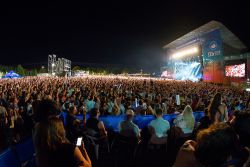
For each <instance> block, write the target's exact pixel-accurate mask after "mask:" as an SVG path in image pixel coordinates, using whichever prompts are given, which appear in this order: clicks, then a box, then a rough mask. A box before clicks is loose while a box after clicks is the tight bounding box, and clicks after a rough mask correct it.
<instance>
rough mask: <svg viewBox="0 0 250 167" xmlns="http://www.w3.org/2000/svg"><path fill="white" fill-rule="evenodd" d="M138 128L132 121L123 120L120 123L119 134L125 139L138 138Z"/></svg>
mask: <svg viewBox="0 0 250 167" xmlns="http://www.w3.org/2000/svg"><path fill="white" fill-rule="evenodd" d="M138 133H139V128H138V126H137V125H135V124H134V123H133V122H132V121H129V120H124V121H122V122H121V123H120V134H121V135H123V136H126V137H133V138H135V137H138Z"/></svg>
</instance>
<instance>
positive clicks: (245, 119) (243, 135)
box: [232, 112, 250, 148]
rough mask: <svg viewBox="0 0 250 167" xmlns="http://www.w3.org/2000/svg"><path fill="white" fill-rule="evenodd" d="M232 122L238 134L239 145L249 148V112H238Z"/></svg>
mask: <svg viewBox="0 0 250 167" xmlns="http://www.w3.org/2000/svg"><path fill="white" fill-rule="evenodd" d="M232 124H233V128H234V129H235V131H236V133H237V134H238V135H239V138H240V143H241V145H242V146H244V147H245V146H247V147H249V148H250V113H249V112H239V113H238V114H237V115H236V116H235V119H234V121H233V123H232Z"/></svg>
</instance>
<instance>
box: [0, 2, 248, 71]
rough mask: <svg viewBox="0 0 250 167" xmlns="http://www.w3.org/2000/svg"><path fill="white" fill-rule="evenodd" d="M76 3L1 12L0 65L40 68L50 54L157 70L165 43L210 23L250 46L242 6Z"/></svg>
mask: <svg viewBox="0 0 250 167" xmlns="http://www.w3.org/2000/svg"><path fill="white" fill-rule="evenodd" d="M82 2H84V3H82V4H73V3H71V4H69V3H65V4H59V3H54V4H52V3H49V4H47V5H45V6H39V5H34V6H29V5H22V4H21V5H15V6H9V7H6V8H5V10H4V11H1V20H0V57H1V59H0V60H1V61H0V64H6V65H15V64H36V63H40V62H44V63H45V62H46V61H47V56H48V54H51V53H54V54H56V55H57V56H58V57H65V58H68V59H70V60H72V62H83V63H85V62H87V63H101V64H106V63H108V64H118V65H119V64H123V65H128V66H135V67H140V68H142V69H145V70H154V69H159V64H160V63H161V62H162V61H163V60H164V57H165V53H164V51H163V49H162V47H163V46H164V45H165V44H167V43H169V42H171V41H173V40H175V39H176V38H178V37H180V36H182V35H184V34H186V33H188V32H190V31H191V30H193V29H195V28H197V27H199V26H201V25H203V24H205V23H207V22H209V21H211V20H217V21H220V22H222V23H223V24H224V25H225V26H226V27H228V28H229V29H230V30H231V31H232V32H233V33H234V34H235V35H236V36H238V37H239V38H240V39H241V40H242V41H243V42H244V43H245V44H246V45H247V47H250V25H249V24H250V23H249V16H250V14H249V8H248V5H247V4H246V2H245V3H244V2H243V1H242V2H241V1H239V0H238V1H235V2H231V1H229V0H227V1H222V0H217V1H214V0H200V1H199V2H194V1H193V2H192V1H178V2H177V1H174V2H175V3H173V2H171V3H170V2H169V1H164V2H157V1H151V2H145V1H144V2H143V1H141V2H139V1H137V2H128V1H124V2H121V1H119V2H107V1H103V2H102V1H100V2H95V3H94V2H92V3H90V2H88V1H86V2H85V1H82Z"/></svg>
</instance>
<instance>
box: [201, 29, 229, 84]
mask: <svg viewBox="0 0 250 167" xmlns="http://www.w3.org/2000/svg"><path fill="white" fill-rule="evenodd" d="M202 57H203V79H204V81H207V82H214V83H222V82H223V77H224V56H223V49H222V40H221V36H220V30H219V29H216V30H214V31H211V32H209V33H207V34H205V35H204V36H203V43H202Z"/></svg>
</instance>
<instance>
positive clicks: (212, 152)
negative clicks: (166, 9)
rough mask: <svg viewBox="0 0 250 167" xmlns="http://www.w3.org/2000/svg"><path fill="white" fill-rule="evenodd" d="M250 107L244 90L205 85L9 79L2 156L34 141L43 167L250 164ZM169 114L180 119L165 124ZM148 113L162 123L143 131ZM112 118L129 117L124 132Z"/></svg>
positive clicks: (3, 98)
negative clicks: (108, 122)
mask: <svg viewBox="0 0 250 167" xmlns="http://www.w3.org/2000/svg"><path fill="white" fill-rule="evenodd" d="M249 102H250V96H249V93H248V92H246V91H245V90H243V89H240V88H237V87H232V86H223V85H218V84H212V83H205V82H191V81H175V80H166V79H154V78H151V79H150V78H142V77H118V76H87V77H68V78H63V77H24V78H20V79H2V80H0V153H1V152H2V151H4V150H5V149H6V148H8V147H10V146H11V145H13V144H16V143H19V142H21V141H22V140H25V139H26V138H31V137H32V139H33V143H34V147H35V161H36V166H38V167H40V166H41V167H45V166H46V167H49V166H67V167H69V166H86V167H90V166H97V167H99V166H111V167H112V166H114V167H116V166H133V167H137V166H175V167H185V166H192V167H196V166H197V167H198V166H204V167H205V166H210V167H217V166H248V165H250V162H249V161H250V157H249V154H250V103H249ZM200 111H203V112H204V117H202V118H201V119H200V120H199V121H195V118H194V114H193V113H195V112H200ZM166 114H174V115H176V118H175V120H174V121H173V122H169V121H167V120H165V119H164V118H163V116H164V115H166ZM79 115H80V116H81V118H82V119H79V117H77V116H79ZM147 115H153V116H154V119H153V120H152V121H151V122H150V123H149V124H148V125H147V126H146V127H145V128H143V129H140V128H139V127H138V125H137V124H136V123H134V122H133V120H134V118H135V117H137V116H142V117H143V116H147ZM109 116H113V117H115V116H116V117H119V116H124V119H123V120H122V121H121V122H119V127H118V129H119V130H118V131H114V130H112V129H109V128H108V127H107V126H106V125H105V122H103V121H101V120H100V119H99V117H109ZM81 137H82V141H80V144H79V143H78V142H79V141H78V140H80V139H81Z"/></svg>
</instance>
